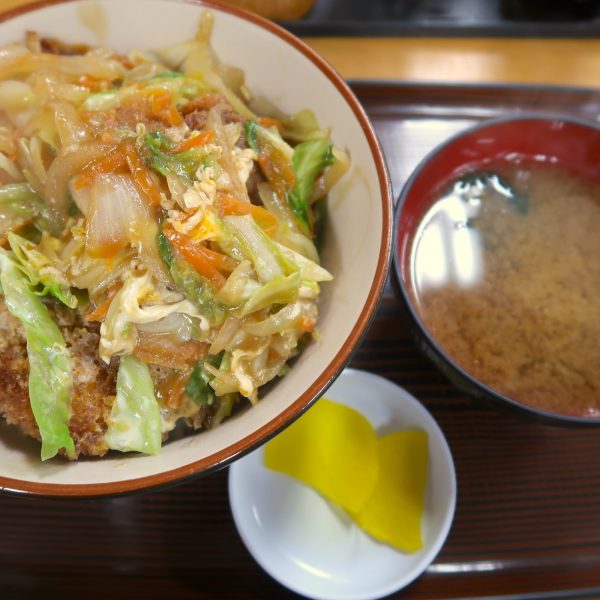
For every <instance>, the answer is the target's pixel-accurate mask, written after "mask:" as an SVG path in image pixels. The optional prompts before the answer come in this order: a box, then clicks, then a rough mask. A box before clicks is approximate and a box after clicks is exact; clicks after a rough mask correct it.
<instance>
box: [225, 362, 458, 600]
mask: <svg viewBox="0 0 600 600" xmlns="http://www.w3.org/2000/svg"><path fill="white" fill-rule="evenodd" d="M326 397H327V398H328V399H330V400H333V401H335V402H339V403H342V404H345V405H347V406H349V407H351V408H354V409H355V410H358V411H359V412H360V413H362V414H363V415H364V416H365V417H366V418H367V419H368V420H369V421H370V422H371V424H372V425H373V427H374V428H375V430H376V432H377V433H378V434H379V435H382V434H387V433H391V432H393V431H399V430H402V429H409V428H419V429H422V430H424V431H426V432H427V434H428V438H429V472H428V479H427V487H426V492H425V510H424V513H423V521H422V531H423V548H422V549H421V550H419V551H418V552H415V553H414V554H404V553H402V552H399V551H397V550H394V549H393V548H391V547H390V546H387V545H385V544H381V543H378V542H376V541H375V540H374V539H372V538H371V537H369V536H368V535H367V534H365V533H364V532H363V531H362V530H361V529H360V528H359V527H358V526H357V525H355V524H354V523H353V522H352V521H351V520H350V519H349V518H348V517H347V515H346V514H345V513H344V512H343V511H342V510H341V509H338V508H337V507H335V506H334V505H332V504H330V503H329V502H328V501H327V500H325V499H324V498H323V497H322V496H320V495H319V494H318V493H317V492H315V491H314V490H313V489H311V488H309V487H307V486H304V485H302V484H300V483H298V482H296V481H295V480H293V479H292V478H291V477H288V476H286V475H282V474H280V473H277V472H275V471H271V470H270V469H267V468H266V467H265V466H264V464H263V453H264V450H263V448H259V449H258V450H255V451H254V452H252V453H251V454H249V455H247V456H246V457H244V458H242V459H241V460H239V461H237V462H236V463H234V464H233V465H231V467H230V470H229V500H230V504H231V511H232V514H233V518H234V521H235V524H236V526H237V528H238V531H239V533H240V536H241V538H242V540H243V541H244V544H245V545H246V547H247V548H248V550H249V551H250V553H251V554H252V555H253V557H254V558H255V560H256V561H257V562H258V563H259V565H260V566H261V567H262V568H263V569H264V570H265V571H266V572H267V573H269V575H271V576H272V577H273V578H274V579H276V580H277V581H279V582H280V583H281V584H283V585H284V586H286V587H288V588H289V589H291V590H293V591H295V592H297V593H300V594H303V595H304V596H307V597H309V598H315V599H320V600H369V599H374V598H381V597H382V596H386V595H388V594H391V593H392V592H394V591H397V590H399V589H401V588H403V587H405V586H407V585H408V584H409V583H411V582H412V581H413V580H414V579H416V578H417V577H418V576H419V575H420V574H421V573H422V572H423V571H424V570H425V569H426V568H427V567H428V565H429V564H430V563H431V562H432V561H433V559H434V558H435V556H436V555H437V554H438V552H439V551H440V549H441V547H442V545H443V544H444V541H445V540H446V537H447V535H448V532H449V530H450V526H451V524H452V519H453V516H454V508H455V504H456V474H455V471H454V464H453V461H452V455H451V453H450V449H449V447H448V444H447V442H446V440H445V438H444V435H443V433H442V431H441V429H440V428H439V426H438V425H437V423H436V422H435V420H434V419H433V417H432V416H431V415H430V414H429V413H428V412H427V410H426V409H425V408H424V407H423V406H422V405H421V404H420V403H419V402H418V401H417V400H416V399H415V398H414V397H413V396H411V395H410V394H408V393H407V392H406V391H405V390H404V389H402V388H400V387H399V386H397V385H395V384H393V383H391V382H390V381H388V380H386V379H383V378H382V377H379V376H377V375H373V374H370V373H365V372H363V371H357V370H354V369H346V370H345V371H343V372H342V374H341V375H340V377H339V378H338V379H337V380H336V382H335V383H334V384H333V385H332V386H331V388H330V389H329V390H328V391H327V393H326Z"/></svg>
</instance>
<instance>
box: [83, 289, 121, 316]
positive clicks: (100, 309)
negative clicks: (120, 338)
mask: <svg viewBox="0 0 600 600" xmlns="http://www.w3.org/2000/svg"><path fill="white" fill-rule="evenodd" d="M122 287H123V284H122V283H115V285H113V286H112V287H111V288H110V289H109V290H108V292H107V295H106V298H105V299H104V300H103V301H102V302H100V304H98V306H96V308H94V309H93V310H92V311H90V312H89V313H87V314H86V315H85V319H86V321H104V318H105V317H106V313H107V312H108V309H109V308H110V305H111V303H112V301H113V298H114V297H115V296H116V295H117V292H118V291H119V290H120V289H121V288H122Z"/></svg>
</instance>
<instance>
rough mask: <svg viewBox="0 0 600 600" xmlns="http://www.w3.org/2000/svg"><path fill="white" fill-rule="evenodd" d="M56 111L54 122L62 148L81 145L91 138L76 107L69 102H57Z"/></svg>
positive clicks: (55, 104) (54, 105)
mask: <svg viewBox="0 0 600 600" xmlns="http://www.w3.org/2000/svg"><path fill="white" fill-rule="evenodd" d="M52 108H53V109H54V122H55V124H56V131H57V132H58V137H59V138H60V143H61V144H62V146H63V147H64V146H69V145H70V144H80V143H81V142H84V141H85V140H86V139H88V138H89V131H88V129H87V127H86V126H85V125H84V124H83V123H82V121H81V119H80V118H79V115H78V114H77V111H76V110H75V107H74V106H73V105H72V104H69V103H68V102H56V103H54V104H53V105H52Z"/></svg>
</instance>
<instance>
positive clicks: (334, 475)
mask: <svg viewBox="0 0 600 600" xmlns="http://www.w3.org/2000/svg"><path fill="white" fill-rule="evenodd" d="M264 461H265V465H266V466H267V467H269V468H271V469H274V470H275V471H279V472H281V473H285V474H286V475H290V476H291V477H294V478H295V479H297V480H299V481H300V482H302V483H305V484H307V485H309V486H311V487H313V488H314V489H315V490H316V491H317V492H319V493H320V494H322V495H323V496H324V497H325V498H327V499H328V500H331V501H332V502H335V503H336V504H338V505H339V506H341V507H342V508H344V509H346V510H347V511H348V512H349V513H356V512H358V511H360V509H361V508H362V506H363V505H364V503H365V502H366V501H367V499H368V498H369V497H370V495H371V493H372V492H373V490H374V488H375V484H376V481H377V478H378V474H379V461H378V458H377V437H376V435H375V432H374V431H373V428H372V427H371V424H370V423H369V421H368V420H367V419H365V417H363V416H362V415H361V414H360V413H359V412H357V411H355V410H354V409H352V408H349V407H347V406H344V405H343V404H338V403H336V402H331V401H330V400H327V399H326V398H321V399H320V400H319V401H318V402H317V403H316V404H315V405H314V406H313V407H312V408H311V409H310V410H309V411H307V412H306V413H305V414H304V415H302V416H301V417H300V418H299V419H298V420H297V421H296V422H295V423H292V425H290V426H289V427H288V428H287V429H286V430H285V431H283V432H282V433H280V434H279V435H278V436H276V437H275V438H273V439H272V440H271V441H270V442H269V443H268V444H266V446H265V458H264Z"/></svg>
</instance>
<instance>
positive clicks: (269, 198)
mask: <svg viewBox="0 0 600 600" xmlns="http://www.w3.org/2000/svg"><path fill="white" fill-rule="evenodd" d="M257 190H258V195H259V196H260V199H261V201H262V203H263V205H264V207H265V208H266V209H267V210H268V211H269V212H271V213H273V214H274V215H275V216H276V217H277V218H278V219H279V220H280V221H281V222H282V223H285V224H286V225H287V226H288V228H289V229H291V230H292V231H299V230H298V226H297V225H296V219H295V218H294V213H293V212H292V209H291V208H290V206H289V204H288V203H287V202H286V201H285V199H283V198H280V197H279V196H278V195H277V194H276V193H275V190H274V189H273V187H272V186H271V184H270V183H267V182H262V183H259V184H258V186H257Z"/></svg>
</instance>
